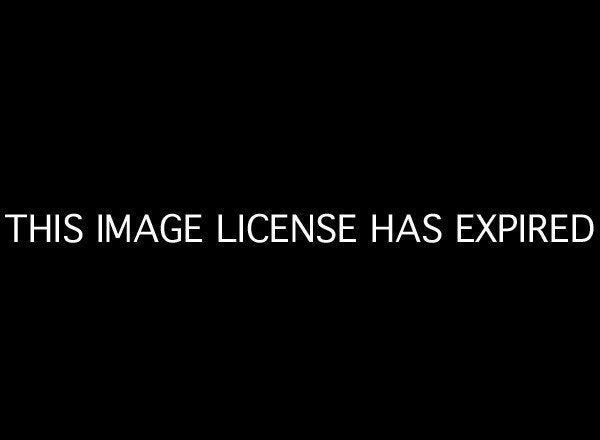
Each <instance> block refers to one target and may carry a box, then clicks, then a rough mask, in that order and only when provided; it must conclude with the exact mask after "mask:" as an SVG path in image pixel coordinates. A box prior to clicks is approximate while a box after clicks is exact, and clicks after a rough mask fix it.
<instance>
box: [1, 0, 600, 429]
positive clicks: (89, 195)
mask: <svg viewBox="0 0 600 440" xmlns="http://www.w3.org/2000/svg"><path fill="white" fill-rule="evenodd" d="M52 12H57V11H52ZM153 12H157V11H153ZM163 12H164V11H163ZM247 12H248V14H247V13H246V12H240V11H239V10H237V9H236V11H233V10H232V11H228V12H227V13H225V14H224V15H223V14H221V15H216V14H215V13H214V12H212V11H211V12H207V11H204V12H195V13H193V14H190V15H188V14H186V13H184V12H183V11H180V12H177V13H175V15H173V16H171V15H170V14H169V15H167V14H166V13H165V15H164V16H163V14H162V12H161V14H159V15H160V18H156V16H155V15H152V17H150V16H147V15H146V13H145V12H144V13H141V12H140V11H137V12H136V13H133V14H127V15H126V14H125V13H124V12H122V13H119V14H114V16H112V15H111V16H110V17H107V18H102V19H100V18H99V17H100V15H97V14H100V12H97V13H96V12H95V13H94V14H92V15H85V19H83V18H82V16H78V18H77V19H75V18H74V19H66V22H65V23H63V22H62V21H57V20H50V19H48V16H46V17H45V16H44V14H43V13H41V14H40V16H36V17H35V19H34V18H33V15H36V14H34V13H33V12H32V11H30V12H28V14H26V15H25V16H23V17H24V19H25V20H24V21H19V23H18V24H16V25H15V26H14V29H10V30H8V31H7V39H6V44H5V52H4V55H3V66H4V67H3V70H4V72H3V73H4V74H5V79H4V80H3V85H4V87H3V96H4V99H3V110H4V111H3V124H2V125H3V133H4V136H3V137H4V142H3V156H4V158H3V160H2V173H1V176H2V177H1V179H2V201H1V202H2V205H1V206H2V213H3V214H4V213H5V212H31V213H42V212H43V213H67V212H79V213H83V214H86V215H87V216H89V215H92V214H94V213H96V212H105V211H107V210H110V211H113V212H124V211H131V212H151V213H153V214H155V215H158V214H160V213H163V212H169V211H175V212H179V213H186V212H190V213H202V214H204V215H205V216H206V217H208V218H210V217H211V216H214V215H215V214H216V213H217V212H222V211H229V212H237V211H239V210H243V211H246V212H252V211H256V212H288V213H292V212H294V213H319V212H325V211H328V212H334V213H335V212H356V213H359V215H361V243H360V244H359V245H348V246H342V245H338V246H331V247H326V248H323V247H321V248H317V247H291V246H285V245H283V246H275V245H273V246H268V247H262V248H252V247H244V248H234V249H232V248H227V249H225V248H218V247H216V246H214V245H210V244H207V245H206V246H199V247H175V248H164V247H158V248H154V247H152V246H138V247H129V248H128V247H126V246H124V247H117V248H115V247H111V248H102V247H98V246H95V245H94V244H93V243H88V244H83V245H81V246H76V247H63V246H54V247H53V246H39V247H35V248H31V247H27V246H23V247H20V246H10V245H9V243H8V242H7V240H4V242H3V245H2V254H3V257H5V258H3V263H2V264H3V270H2V273H3V278H4V282H3V284H4V285H5V286H6V287H5V288H3V289H2V291H3V295H2V301H3V303H4V304H3V307H2V311H3V314H4V315H5V319H3V324H4V327H5V331H4V338H3V339H4V341H5V347H6V348H5V355H6V356H5V358H6V362H5V365H7V366H8V367H9V370H10V373H9V374H8V375H7V376H6V382H7V384H8V385H9V386H10V388H11V389H13V388H14V389H15V393H14V394H11V396H14V397H11V404H10V408H11V412H12V413H13V414H15V415H20V416H23V414H31V410H32V409H34V408H35V409H38V410H40V411H39V412H40V413H41V414H45V415H46V417H47V418H45V419H44V420H47V421H46V422H44V423H49V424H52V425H57V426H63V423H67V424H71V423H73V420H74V419H77V420H78V421H83V422H88V423H86V425H87V426H88V427H89V426H99V427H107V426H109V425H112V422H113V421H123V420H128V421H131V420H133V421H134V425H136V426H138V427H148V426H150V427H152V428H153V429H158V426H157V425H160V426H163V427H165V428H166V429H167V430H168V431H171V430H174V429H176V428H180V427H181V426H183V425H184V424H183V422H184V421H191V422H192V423H193V424H201V426H198V427H200V428H202V427H203V426H204V425H203V423H205V420H207V419H208V420H210V421H212V422H213V423H214V422H216V423H217V424H218V425H219V426H221V427H222V429H225V430H230V429H239V428H242V429H251V428H255V427H256V428H261V429H266V428H269V429H273V428H274V427H275V426H276V425H278V424H279V423H281V422H283V423H282V424H283V426H284V427H285V428H286V429H287V430H286V431H282V432H288V431H290V430H291V431H295V430H298V429H306V430H308V432H314V431H313V430H312V429H313V428H312V427H313V426H315V422H317V423H318V422H323V421H328V422H330V423H329V426H330V428H329V429H331V430H332V431H331V432H337V430H340V429H344V428H350V429H357V430H358V429H359V428H363V429H365V430H366V431H365V432H372V431H373V430H375V429H383V428H384V427H386V426H387V425H388V424H389V423H391V424H392V426H395V427H396V428H399V427H400V428H401V427H403V426H407V427H408V425H404V424H403V423H405V422H401V421H402V420H407V419H408V420H410V421H412V422H413V423H416V424H418V425H420V426H421V427H422V428H423V429H426V430H431V429H440V428H441V429H455V428H460V429H465V428H467V427H469V428H471V429H473V428H474V427H475V425H477V424H478V423H481V422H483V425H484V426H485V427H486V428H487V429H488V430H490V429H491V430H497V429H507V430H509V432H512V431H510V430H511V429H512V428H511V427H512V426H514V423H515V422H522V421H525V420H528V421H532V420H533V421H534V423H532V424H531V426H532V428H533V429H540V427H548V426H551V427H553V428H556V429H557V428H558V426H557V425H559V424H560V425H561V426H563V427H566V428H568V429H573V424H572V423H573V419H572V418H571V416H572V415H573V414H576V415H577V417H578V418H579V420H580V421H581V420H583V419H584V418H585V417H586V414H588V411H589V409H586V408H587V405H586V403H585V402H586V396H589V395H590V394H591V393H592V390H593V389H595V388H594V385H593V381H592V375H591V372H592V371H593V369H594V366H595V365H596V364H595V363H594V362H592V359H593V356H592V355H593V348H594V347H593V341H594V339H595V338H596V336H597V327H598V326H597V322H596V320H595V314H596V310H597V304H596V301H595V299H594V297H593V295H594V293H595V290H597V289H596V287H595V284H594V283H593V281H595V279H594V269H595V266H596V262H597V253H596V247H597V238H595V239H594V242H593V243H590V244H587V245H560V244H559V245H552V246H544V245H541V246H522V245H521V246H518V245H515V244H508V245H506V246H486V245H482V246H460V245H458V244H456V243H455V242H454V241H455V240H454V238H455V236H454V225H453V218H454V216H455V215H456V214H457V213H460V212H477V213H487V214H490V213H512V214H518V213H530V212H531V213H545V214H549V213H585V214H588V215H592V216H593V217H594V218H595V220H596V221H597V212H598V211H597V208H596V207H595V205H596V203H595V200H596V199H595V195H594V193H593V188H594V187H595V186H596V184H595V180H596V179H595V178H594V177H595V174H594V161H593V159H592V154H593V152H592V147H593V146H594V145H596V144H597V135H596V133H595V130H594V128H595V121H596V118H597V108H596V107H595V102H596V101H597V85H596V84H595V82H594V81H593V78H595V77H597V69H596V68H595V66H594V65H593V54H594V52H593V49H594V47H593V46H592V44H591V43H592V40H591V39H589V38H590V36H589V35H588V33H591V32H592V29H591V28H589V27H588V26H587V25H586V24H585V23H584V22H583V21H582V19H581V18H580V17H575V18H569V17H567V16H566V15H565V16H563V17H561V19H560V20H559V21H556V19H553V20H550V19H549V18H543V17H542V16H541V15H540V14H539V13H536V14H532V15H527V17H526V18H524V17H525V13H524V11H521V13H520V14H516V15H514V16H513V15H510V14H509V16H506V15H504V14H500V11H496V12H494V13H487V12H483V11H481V13H480V15H477V13H476V12H475V11H469V14H466V11H445V12H441V11H427V12H425V13H420V14H416V13H414V12H412V11H404V12H397V11H395V12H393V13H392V12H385V11H380V12H376V13H374V14H371V13H369V14H367V13H366V11H353V12H354V14H351V15H347V14H346V13H344V14H338V13H332V14H328V15H327V17H326V18H325V14H324V11H321V13H319V14H308V16H307V15H306V14H303V13H301V11H295V12H293V13H284V12H283V11H281V12H280V13H276V12H275V11H272V10H270V11H269V13H268V14H267V13H266V12H265V11H262V12H261V11H255V10H253V11H247ZM305 12H306V11H305ZM338 12H339V11H338ZM446 12H448V13H449V12H453V13H454V15H446ZM538 12H539V11H538ZM69 13H70V14H73V13H74V12H73V11H70V12H69ZM250 13H253V14H251V15H249V14H250ZM75 14H76V13H75ZM278 14H280V15H278ZM470 14H474V15H470ZM184 16H185V18H184ZM69 17H70V15H69ZM102 17H104V15H102ZM257 17H259V18H260V19H259V18H257ZM517 17H518V18H517ZM63 18H65V16H64V15H63ZM375 212H376V213H380V214H387V213H395V214H405V213H413V214H423V213H428V212H438V213H440V214H441V215H443V217H444V219H445V220H446V221H447V225H448V227H447V228H445V229H444V233H445V238H444V241H443V243H441V244H440V245H438V246H420V247H417V246H413V245H411V244H410V243H407V244H406V245H401V246H394V247H377V248H376V247H374V246H371V245H369V244H368V238H369V234H368V229H367V228H366V225H368V223H364V221H365V220H368V218H369V215H370V214H371V213H375ZM363 229H366V232H365V231H363ZM3 233H5V231H3ZM4 237H6V235H4ZM54 411H56V412H58V413H61V414H63V416H62V417H54V416H52V414H53V412H54ZM36 413H38V412H36ZM40 417H41V416H40ZM173 417H174V418H173ZM40 420H41V419H40ZM92 423H93V424H92ZM578 425H579V423H578ZM48 426H50V425H48ZM133 429H139V428H135V427H134V428H133Z"/></svg>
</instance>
